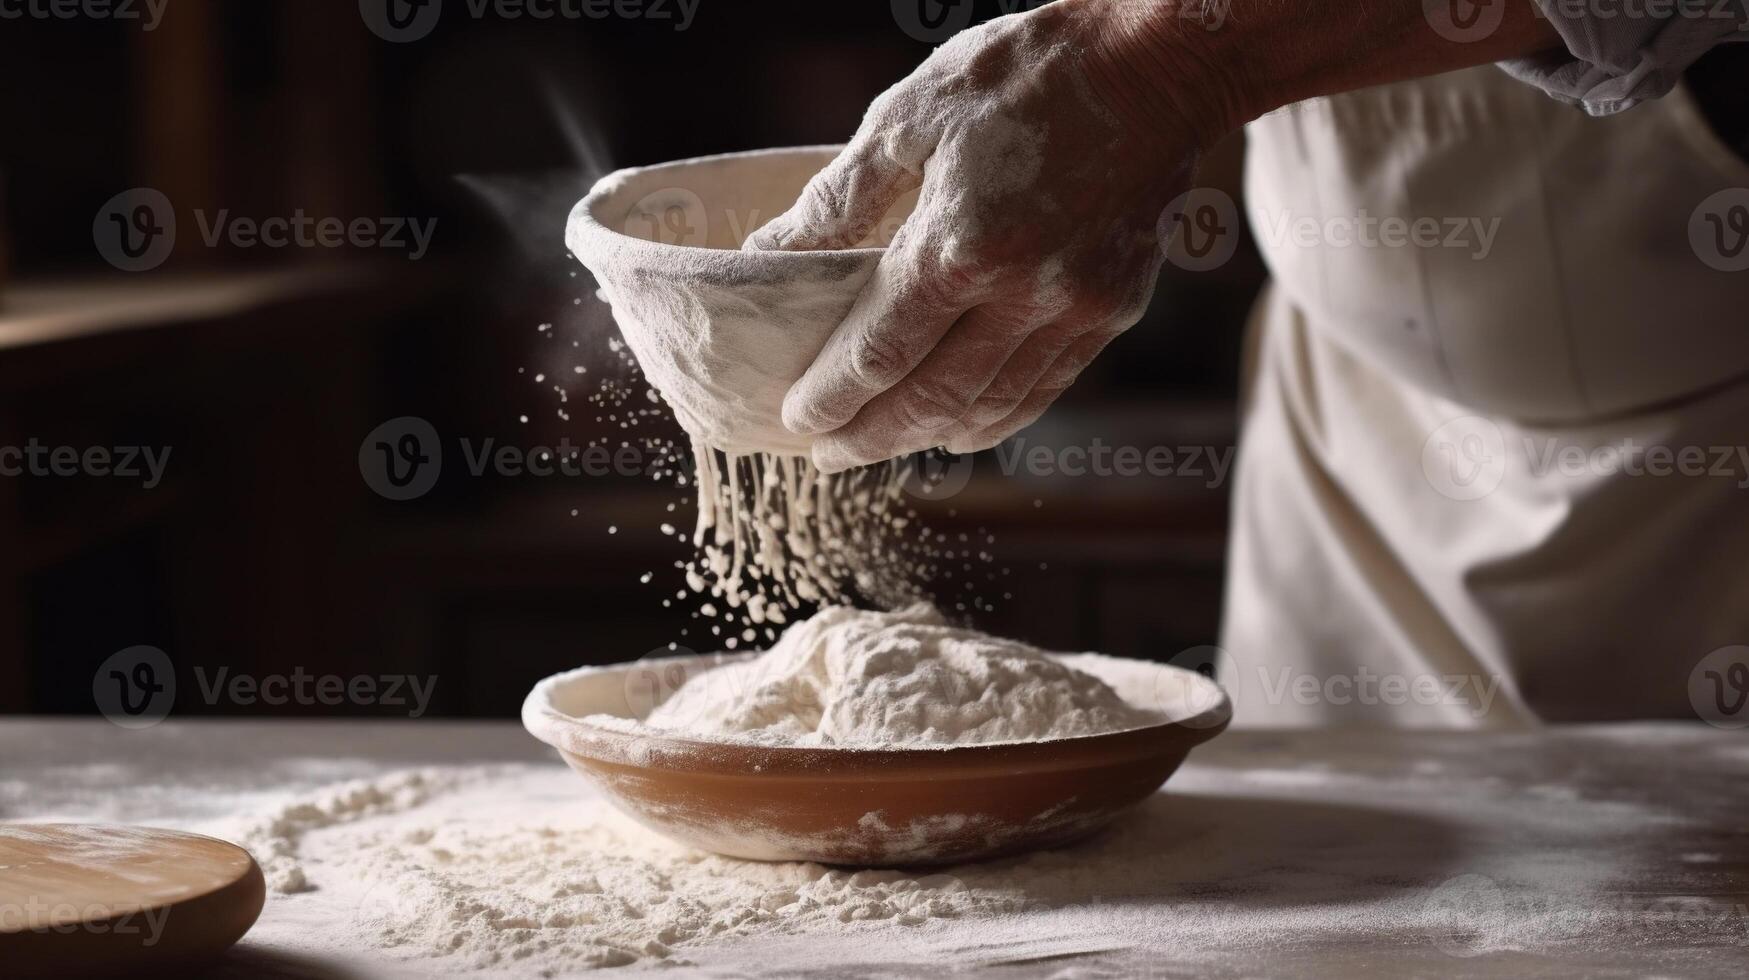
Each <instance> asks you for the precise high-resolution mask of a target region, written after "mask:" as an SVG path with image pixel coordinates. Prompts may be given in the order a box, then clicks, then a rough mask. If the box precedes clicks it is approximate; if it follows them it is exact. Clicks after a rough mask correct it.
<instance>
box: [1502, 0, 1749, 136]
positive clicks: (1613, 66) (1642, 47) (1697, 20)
mask: <svg viewBox="0 0 1749 980" xmlns="http://www.w3.org/2000/svg"><path fill="white" fill-rule="evenodd" d="M1508 2H1513V3H1516V2H1520V0H1508ZM1537 3H1538V4H1539V5H1540V6H1541V8H1542V12H1543V16H1545V17H1547V18H1548V19H1549V21H1550V22H1551V23H1552V24H1554V26H1555V29H1556V30H1557V31H1559V32H1560V34H1561V38H1562V40H1564V41H1566V43H1567V50H1566V51H1556V52H1549V53H1546V54H1542V55H1537V56H1534V57H1530V58H1515V59H1512V60H1510V61H1504V62H1501V64H1500V67H1502V68H1504V69H1505V70H1506V73H1507V74H1509V75H1511V76H1512V77H1514V78H1516V79H1518V80H1520V81H1523V82H1528V83H1530V84H1532V85H1535V86H1537V87H1538V88H1540V89H1542V90H1543V91H1545V92H1547V93H1548V94H1549V95H1551V96H1553V97H1554V98H1556V99H1558V100H1560V101H1562V102H1566V103H1568V104H1570V105H1576V106H1579V107H1581V108H1583V109H1584V110H1585V111H1586V112H1587V113H1590V114H1591V115H1593V116H1607V115H1610V114H1611V113H1615V112H1620V111H1622V110H1623V109H1631V108H1633V107H1634V106H1635V105H1638V104H1639V103H1641V102H1644V101H1645V100H1647V99H1655V98H1658V97H1659V96H1662V95H1664V94H1665V93H1666V92H1669V91H1670V90H1671V89H1672V88H1674V87H1675V85H1676V82H1677V80H1678V79H1680V78H1681V77H1682V73H1683V72H1684V71H1685V70H1687V68H1688V66H1689V65H1692V64H1694V62H1695V61H1696V60H1698V59H1699V58H1700V56H1701V55H1703V54H1706V52H1707V51H1708V50H1709V49H1711V48H1712V46H1713V45H1715V44H1720V43H1725V42H1728V41H1749V0H1537Z"/></svg>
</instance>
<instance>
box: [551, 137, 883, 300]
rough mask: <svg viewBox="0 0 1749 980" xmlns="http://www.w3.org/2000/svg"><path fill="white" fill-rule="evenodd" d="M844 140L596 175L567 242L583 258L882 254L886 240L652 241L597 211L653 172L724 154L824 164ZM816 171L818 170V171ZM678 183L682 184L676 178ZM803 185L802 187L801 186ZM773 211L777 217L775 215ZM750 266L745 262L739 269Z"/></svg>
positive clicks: (789, 260)
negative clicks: (767, 247)
mask: <svg viewBox="0 0 1749 980" xmlns="http://www.w3.org/2000/svg"><path fill="white" fill-rule="evenodd" d="M844 146H845V144H842V143H819V144H813V145H809V146H778V147H771V148H768V149H762V150H738V151H735V152H732V153H712V154H709V155H707V156H701V157H688V158H686V159H684V160H670V161H667V162H665V163H654V164H650V165H648V166H643V167H624V168H621V169H619V170H615V171H614V172H612V173H610V174H607V175H606V176H604V177H602V178H601V179H600V180H597V181H596V182H595V184H594V185H593V186H591V187H590V188H589V192H588V193H587V194H585V195H584V196H583V199H582V200H580V201H578V202H577V203H576V204H574V205H572V207H571V213H570V215H569V216H568V217H567V218H566V219H565V247H566V248H568V249H570V251H571V254H572V255H574V256H576V257H578V258H582V257H583V256H584V255H595V254H599V253H600V252H603V251H609V250H612V251H625V252H631V253H637V254H642V255H644V256H647V257H649V258H652V259H659V258H661V257H662V256H665V255H667V256H672V254H673V253H675V252H691V253H697V254H699V255H719V256H735V261H736V262H737V263H752V264H753V265H755V266H759V265H767V266H772V267H776V268H781V267H784V266H793V265H795V264H796V263H798V262H819V261H820V260H821V258H822V257H823V256H837V257H847V258H850V259H858V258H867V257H869V256H880V255H884V254H885V253H886V251H887V249H886V247H885V246H869V247H866V248H831V249H785V250H780V251H763V250H760V251H743V250H741V249H731V248H711V247H709V246H705V245H679V244H670V243H667V242H653V241H651V240H649V239H648V238H639V237H638V236H636V235H628V234H626V233H625V232H623V231H616V230H615V229H613V228H612V227H610V226H609V225H607V224H606V223H605V222H603V220H602V218H601V216H600V215H599V214H598V213H597V211H598V210H599V209H600V208H602V207H603V206H605V205H606V204H607V202H608V201H610V200H612V199H613V198H614V197H616V196H618V195H620V194H623V193H625V190H626V185H627V184H630V183H632V182H634V181H640V180H643V179H645V178H648V177H650V176H654V175H661V174H665V173H670V172H678V171H684V170H687V169H691V168H694V167H697V166H699V165H701V164H709V163H718V162H721V161H723V160H738V161H740V160H757V159H759V158H761V157H784V156H793V157H805V156H821V157H823V159H822V160H821V161H820V167H821V169H824V168H825V166H826V164H828V163H831V162H832V158H833V157H836V156H837V155H838V152H839V151H840V150H842V149H844ZM816 172H818V171H816ZM674 186H684V185H683V184H681V183H679V182H676V184H675V185H674ZM797 190H798V191H799V190H800V188H797ZM771 217H774V218H775V217H777V216H776V215H772V216H771ZM740 271H741V272H742V273H743V274H744V273H745V272H746V268H745V266H743V267H742V269H741V270H740Z"/></svg>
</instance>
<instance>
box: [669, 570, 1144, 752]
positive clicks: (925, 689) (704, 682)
mask: <svg viewBox="0 0 1749 980" xmlns="http://www.w3.org/2000/svg"><path fill="white" fill-rule="evenodd" d="M1159 720H1160V719H1159V717H1158V716H1156V715H1155V714H1153V713H1152V712H1148V711H1144V710H1142V709H1140V708H1136V707H1133V706H1131V705H1130V704H1128V703H1126V702H1125V701H1124V700H1123V699H1122V698H1121V697H1119V696H1118V694H1117V692H1115V691H1113V690H1112V689H1111V688H1110V687H1109V686H1107V685H1106V684H1105V682H1103V681H1101V680H1099V679H1098V678H1096V677H1093V676H1092V675H1090V674H1087V673H1084V672H1082V671H1079V670H1076V669H1074V668H1072V667H1069V666H1067V665H1065V664H1063V663H1061V662H1060V661H1058V660H1057V659H1056V658H1054V657H1052V656H1051V655H1050V654H1048V653H1045V652H1044V651H1042V650H1038V649H1035V648H1033V647H1030V646H1027V645H1026V644H1023V643H1018V642H1015V641H1012V640H1003V639H998V638H997V637H993V636H990V635H988V634H985V633H979V632H977V631H976V630H970V629H962V628H958V627H954V626H950V625H948V624H947V621H946V620H945V619H943V618H942V615H941V613H939V612H937V611H936V610H935V609H934V608H933V607H931V606H929V605H926V604H923V603H918V604H916V605H912V606H910V607H908V608H905V609H901V610H898V611H896V612H869V611H865V610H860V609H852V608H850V607H847V606H832V607H829V608H826V609H823V610H821V611H820V612H819V613H818V614H816V615H815V616H814V617H813V618H811V619H809V620H807V621H805V622H802V623H797V624H796V625H794V626H791V627H790V628H789V629H788V630H786V631H785V632H784V634H783V637H782V639H780V640H778V642H777V644H776V645H775V646H773V647H772V648H771V649H770V650H768V651H766V652H765V653H764V654H763V655H761V656H759V657H757V658H755V659H753V660H749V661H745V662H742V663H735V664H729V665H727V666H723V667H718V668H716V669H714V670H709V671H706V672H704V673H702V674H699V675H697V676H695V677H693V678H692V679H691V680H689V681H687V682H686V684H684V685H683V686H682V687H681V688H680V689H679V690H678V691H676V692H675V693H674V695H673V696H672V697H670V698H669V699H668V700H667V701H665V702H663V703H662V704H661V705H660V706H659V707H658V708H656V710H655V711H653V712H652V713H651V714H650V716H649V718H648V719H646V721H645V723H646V724H647V725H649V726H650V727H652V728H659V729H665V730H670V731H677V732H682V733H685V734H687V735H694V736H703V737H708V738H726V739H735V740H754V741H759V742H763V743H768V744H769V743H779V744H793V745H842V746H864V747H874V746H879V747H891V746H895V745H943V744H971V743H984V742H1011V741H1033V740H1038V739H1049V738H1067V737H1071V736H1076V735H1093V734H1099V733H1102V732H1113V731H1122V730H1125V729H1130V728H1139V727H1142V726H1145V725H1149V724H1154V723H1157V722H1158V721H1159Z"/></svg>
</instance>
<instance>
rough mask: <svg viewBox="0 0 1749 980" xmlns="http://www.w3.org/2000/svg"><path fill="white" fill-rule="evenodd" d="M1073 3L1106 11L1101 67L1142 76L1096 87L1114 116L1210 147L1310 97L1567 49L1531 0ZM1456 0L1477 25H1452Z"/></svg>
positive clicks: (1137, 0)
mask: <svg viewBox="0 0 1749 980" xmlns="http://www.w3.org/2000/svg"><path fill="white" fill-rule="evenodd" d="M1069 2H1072V3H1077V4H1082V5H1086V6H1087V8H1088V9H1089V10H1090V11H1092V10H1094V9H1096V8H1103V11H1102V13H1104V15H1105V16H1106V17H1107V18H1108V21H1109V23H1110V25H1111V26H1110V32H1109V34H1108V38H1109V40H1108V44H1109V45H1110V46H1111V48H1112V49H1113V50H1114V52H1116V56H1115V57H1114V58H1113V59H1110V60H1108V61H1106V62H1105V63H1106V64H1121V65H1123V66H1125V69H1126V70H1128V71H1133V72H1134V75H1133V77H1132V78H1131V79H1129V80H1128V82H1129V83H1128V84H1124V83H1122V82H1120V81H1118V80H1116V79H1109V80H1106V82H1107V83H1106V84H1100V85H1099V87H1100V88H1101V89H1102V90H1104V91H1109V92H1111V93H1113V94H1110V95H1108V98H1109V99H1111V100H1112V101H1114V102H1117V103H1119V106H1120V108H1119V109H1118V111H1119V112H1120V113H1121V114H1123V115H1125V116H1127V117H1131V118H1134V119H1144V118H1150V117H1151V118H1157V119H1161V120H1163V122H1164V124H1166V125H1169V126H1171V127H1173V128H1178V127H1180V126H1188V127H1189V129H1190V131H1191V134H1192V137H1193V138H1194V139H1195V141H1196V142H1197V143H1198V144H1199V145H1203V146H1206V145H1208V144H1209V143H1211V142H1213V140H1215V139H1218V138H1220V137H1221V136H1223V135H1225V134H1226V133H1228V132H1231V131H1232V130H1234V129H1237V128H1238V127H1240V126H1242V125H1244V124H1245V123H1246V122H1248V121H1250V120H1251V119H1254V118H1256V117H1257V116H1260V115H1262V114H1263V113H1266V112H1269V111H1270V110H1272V109H1276V108H1279V107H1281V106H1284V105H1288V104H1290V103H1293V102H1298V101H1300V100H1302V99H1308V98H1312V97H1314V96H1319V95H1330V94H1333V93H1337V92H1345V91H1350V90H1353V89H1358V88H1364V87H1366V86H1369V85H1379V84H1384V83H1387V82H1393V81H1400V80H1403V79H1409V78H1419V77H1422V76H1426V75H1434V74H1438V73H1440V72H1445V71H1453V70H1456V69H1459V68H1467V67H1470V66H1472V65H1479V64H1486V63H1489V62H1494V61H1500V60H1502V59H1506V58H1515V57H1522V56H1525V55H1530V54H1535V53H1538V52H1541V51H1546V50H1551V49H1554V48H1558V47H1559V46H1560V45H1561V39H1560V35H1559V34H1557V33H1556V31H1555V28H1554V27H1553V26H1552V25H1551V24H1550V23H1549V22H1548V20H1547V19H1546V18H1544V17H1543V16H1541V14H1540V13H1539V12H1538V10H1537V8H1536V6H1535V4H1534V3H1533V2H1532V0H1479V4H1478V6H1476V7H1474V8H1470V7H1469V6H1468V4H1469V0H1433V2H1432V3H1431V4H1430V3H1428V2H1427V0H1212V2H1213V3H1215V4H1227V5H1228V6H1226V7H1225V8H1220V7H1210V6H1207V3H1208V0H1069ZM1488 4H1492V6H1488ZM1454 5H1455V8H1456V9H1458V10H1459V11H1460V12H1462V11H1466V10H1467V11H1468V12H1469V13H1471V14H1473V15H1474V17H1475V18H1476V19H1475V21H1474V22H1473V23H1472V22H1471V21H1469V20H1467V19H1466V20H1463V21H1462V22H1461V23H1459V24H1454V23H1453V21H1452V20H1451V19H1450V18H1451V11H1452V10H1453V9H1454ZM1430 11H1431V13H1430ZM1490 24H1494V25H1495V26H1493V27H1492V28H1491V29H1489V28H1488V25H1490ZM1096 84H1098V82H1097V81H1096Z"/></svg>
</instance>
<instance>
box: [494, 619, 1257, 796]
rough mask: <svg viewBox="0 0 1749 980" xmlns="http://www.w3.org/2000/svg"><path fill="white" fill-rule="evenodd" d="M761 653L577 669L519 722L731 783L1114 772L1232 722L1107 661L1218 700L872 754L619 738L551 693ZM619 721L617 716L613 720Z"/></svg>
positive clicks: (537, 698) (1218, 706)
mask: <svg viewBox="0 0 1749 980" xmlns="http://www.w3.org/2000/svg"><path fill="white" fill-rule="evenodd" d="M758 655H759V654H758V652H756V651H755V652H747V653H706V654H698V653H694V654H680V655H677V656H672V657H652V658H646V659H642V660H633V661H627V662H623V663H617V664H603V665H599V666H590V667H577V668H573V669H571V670H567V671H561V672H560V673H557V674H553V675H551V676H549V677H546V678H543V679H542V680H541V681H539V682H538V683H536V684H535V686H534V688H533V689H532V690H530V691H529V693H528V696H527V698H525V699H524V701H523V705H522V724H523V727H524V728H525V729H527V730H528V732H529V734H531V735H533V736H534V737H535V738H537V739H539V740H540V741H542V742H544V743H546V744H548V745H550V746H552V747H553V748H555V749H558V750H559V751H560V752H561V753H564V754H566V755H574V756H577V757H580V758H583V759H587V760H590V761H592V762H597V763H606V764H610V765H620V766H627V767H630V768H634V769H656V770H663V771H673V772H687V773H694V774H700V775H716V776H722V777H732V778H760V779H781V778H795V779H817V778H820V777H822V776H832V777H843V776H846V775H854V776H856V777H857V778H859V779H869V780H885V779H892V780H916V779H918V778H933V779H943V780H946V779H955V778H959V777H961V776H963V775H967V774H968V772H970V771H980V772H988V771H992V770H1024V771H1026V772H1054V771H1063V770H1075V769H1086V768H1090V767H1093V766H1105V765H1113V764H1117V763H1120V762H1124V761H1129V760H1134V759H1141V758H1149V757H1157V756H1162V755H1169V754H1178V755H1181V756H1182V755H1184V754H1187V753H1188V752H1189V751H1190V750H1191V749H1193V748H1195V747H1196V746H1198V745H1201V744H1202V743H1204V742H1206V741H1208V740H1210V739H1212V738H1214V737H1215V736H1217V735H1219V734H1221V733H1222V732H1223V731H1225V730H1226V728H1227V726H1228V725H1229V724H1230V723H1231V722H1232V718H1233V706H1232V700H1231V698H1230V697H1229V696H1228V694H1227V692H1226V690H1225V689H1224V688H1222V687H1221V686H1220V685H1219V684H1217V683H1215V682H1214V681H1213V680H1210V679H1209V678H1207V677H1204V676H1202V675H1201V674H1199V673H1197V672H1196V671H1192V670H1186V669H1184V668H1182V667H1175V666H1173V665H1171V664H1163V663H1158V662H1155V661H1145V660H1135V659H1134V658H1113V659H1120V660H1127V661H1130V662H1131V663H1135V664H1142V665H1146V666H1148V667H1151V668H1155V669H1157V670H1161V671H1172V672H1176V673H1179V674H1184V675H1187V678H1186V679H1190V680H1191V683H1193V684H1196V685H1198V686H1204V685H1206V689H1207V690H1208V691H1211V692H1212V693H1213V694H1214V695H1216V700H1215V701H1214V703H1213V704H1211V705H1210V706H1209V707H1207V708H1205V709H1203V710H1202V711H1199V712H1197V713H1196V714H1194V715H1190V716H1189V717H1185V718H1169V719H1167V720H1166V721H1162V722H1159V723H1157V724H1153V725H1143V726H1141V727H1139V728H1127V729H1123V730H1122V731H1116V732H1103V733H1100V734H1095V735H1074V736H1069V737H1066V738H1055V739H1046V740H1041V741H1008V742H981V743H975V744H971V745H935V746H916V747H908V748H898V749H877V748H867V747H858V746H830V745H806V746H802V745H765V744H761V743H757V742H751V741H743V742H729V741H713V740H708V739H701V738H695V737H689V736H684V735H669V734H661V733H657V732H655V731H654V730H649V731H637V732H631V731H624V730H620V729H616V728H608V727H604V726H601V725H596V724H593V723H591V722H588V721H586V720H585V719H584V718H583V717H579V716H576V715H570V714H566V713H565V712H563V711H560V710H559V709H558V708H557V707H555V706H554V705H553V703H552V697H551V695H552V694H553V692H555V691H557V690H559V689H560V688H561V687H563V686H564V685H566V684H570V683H576V682H577V681H579V680H581V679H583V678H585V677H591V676H596V677H599V676H605V675H610V674H614V673H618V672H626V671H630V670H632V669H637V668H654V667H659V666H661V665H664V664H670V663H688V664H696V663H700V662H708V663H710V664H711V666H723V665H725V664H729V663H734V662H737V661H741V660H747V659H751V658H753V657H756V656H758ZM1155 710H1157V709H1155ZM615 717H623V716H615Z"/></svg>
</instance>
